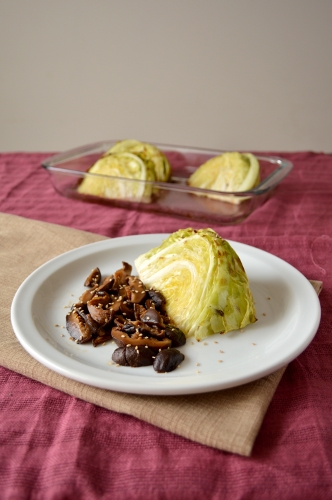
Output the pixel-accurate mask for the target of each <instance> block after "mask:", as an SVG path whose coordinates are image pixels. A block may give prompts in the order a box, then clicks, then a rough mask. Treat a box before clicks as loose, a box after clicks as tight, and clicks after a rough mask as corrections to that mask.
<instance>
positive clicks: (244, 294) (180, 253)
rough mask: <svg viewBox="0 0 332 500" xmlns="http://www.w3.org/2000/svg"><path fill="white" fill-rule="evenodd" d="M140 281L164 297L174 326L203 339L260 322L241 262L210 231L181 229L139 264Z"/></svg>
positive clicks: (226, 243) (219, 238)
mask: <svg viewBox="0 0 332 500" xmlns="http://www.w3.org/2000/svg"><path fill="white" fill-rule="evenodd" d="M135 266H136V269H137V271H138V274H139V277H140V279H141V280H142V281H143V283H145V284H146V285H147V286H149V287H153V288H155V289H156V290H159V291H160V292H162V294H163V295H164V297H165V299H166V306H165V307H166V311H167V314H168V315H169V317H170V318H171V320H172V322H173V323H174V324H175V326H177V327H178V328H179V329H180V330H182V331H183V332H184V334H185V335H186V336H187V337H195V338H196V340H198V341H199V340H202V339H204V338H205V337H208V336H209V335H213V334H215V333H227V332H230V331H232V330H238V329H241V328H244V327H245V326H247V325H248V324H250V323H254V322H255V321H256V316H255V314H256V312H255V305H254V299H253V296H252V293H251V291H250V287H249V280H248V277H247V275H246V272H245V270H244V268H243V265H242V262H241V260H240V258H239V257H238V255H237V253H236V252H235V251H234V250H233V248H232V247H231V245H230V244H229V243H228V242H227V241H226V240H224V239H223V238H221V237H220V236H219V235H218V234H217V233H216V232H215V231H213V230H212V229H199V230H195V229H192V228H187V229H180V230H179V231H177V232H175V233H173V234H171V235H170V236H169V237H168V238H167V239H166V240H164V241H163V243H162V244H161V245H160V246H159V247H156V248H153V249H152V250H150V251H148V252H147V253H145V254H143V255H140V256H139V257H138V258H137V259H136V260H135Z"/></svg>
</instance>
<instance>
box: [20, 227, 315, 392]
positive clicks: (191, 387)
mask: <svg viewBox="0 0 332 500" xmlns="http://www.w3.org/2000/svg"><path fill="white" fill-rule="evenodd" d="M169 234H170V233H148V234H135V235H128V236H120V237H116V238H106V239H103V240H100V241H97V242H92V243H88V244H86V245H82V246H79V247H77V248H74V249H71V250H68V251H67V252H64V253H62V254H60V255H58V256H56V257H53V258H52V259H50V260H48V261H47V262H45V263H44V264H42V265H41V266H39V267H38V268H37V269H35V270H34V271H33V272H32V273H31V274H30V275H29V276H27V277H26V278H25V280H24V281H23V282H22V284H21V285H20V287H19V288H18V289H17V291H16V293H15V296H14V298H13V301H12V305H11V322H12V327H13V330H14V333H15V335H16V338H17V339H18V341H19V342H20V344H21V345H22V347H23V348H24V349H25V350H26V351H27V352H28V353H29V354H30V355H31V356H32V357H33V358H34V359H36V360H37V361H38V362H40V363H41V364H42V365H44V366H46V367H47V368H49V369H51V370H53V371H55V372H56V373H58V374H60V375H62V376H65V377H67V378H69V379H72V380H75V381H77V382H81V383H84V384H87V385H90V386H94V387H98V388H101V389H108V390H112V391H115V392H122V393H131V394H141V395H162V396H164V395H171V396H174V395H185V394H198V393H204V392H212V391H217V390H223V389H228V388H231V387H236V386H239V385H243V384H246V383H249V382H252V381H255V380H258V379H260V378H263V377H265V376H267V375H269V374H271V373H273V372H275V371H277V370H278V369H280V368H282V367H283V366H285V365H287V364H288V363H289V362H291V361H292V360H293V359H295V358H296V357H297V356H298V355H299V354H301V353H302V352H303V351H304V350H305V349H306V347H307V346H308V345H309V344H310V342H311V341H312V339H313V338H314V336H315V334H316V332H317V330H318V327H319V324H320V319H321V306H320V301H319V298H318V296H317V294H316V292H315V290H314V288H313V287H312V285H311V284H310V282H309V280H308V279H307V278H306V277H305V276H304V275H303V274H302V273H301V272H300V271H298V270H297V269H296V268H295V267H294V266H292V265H291V264H289V263H288V262H286V261H285V260H283V259H281V258H280V257H278V256H276V255H273V254H271V253H269V252H267V251H265V250H262V249H260V248H257V247H254V246H252V245H248V244H246V243H242V242H236V241H233V240H230V239H227V241H228V242H229V243H230V244H231V245H232V246H236V247H237V250H236V251H237V252H238V251H239V250H240V253H241V250H244V251H245V250H247V252H249V254H250V255H251V254H252V253H254V255H255V256H260V255H261V256H264V257H265V258H267V259H268V260H271V259H272V260H275V262H279V265H282V266H286V268H288V269H289V270H290V271H291V272H292V273H295V275H297V277H298V279H300V280H303V283H304V284H306V285H307V286H306V287H305V291H306V292H305V293H306V294H311V299H312V300H313V303H314V309H313V310H314V312H315V315H314V318H313V321H312V324H311V327H310V332H309V333H308V334H307V335H306V337H304V338H303V339H302V342H301V343H299V344H298V345H297V347H296V349H294V350H293V351H291V352H289V353H288V354H287V355H286V356H285V357H284V358H283V359H282V361H279V362H278V363H275V364H273V365H272V366H271V367H270V368H266V369H264V370H259V369H257V370H254V371H253V372H252V373H251V375H247V376H243V375H242V376H239V377H237V378H234V379H233V381H231V382H228V383H220V381H218V380H217V381H215V382H214V383H211V382H210V383H209V384H208V385H207V384H205V383H204V379H205V378H210V377H211V376H210V375H206V376H205V377H204V375H203V374H201V375H202V376H200V377H199V380H197V379H195V383H194V384H188V381H187V380H186V384H182V383H180V384H173V385H174V387H172V384H170V382H171V380H176V379H168V380H167V378H166V377H165V378H164V379H163V380H162V379H160V380H158V387H153V384H152V385H151V384H149V385H147V386H144V387H143V390H142V387H141V386H140V387H139V388H138V387H136V386H135V387H134V386H133V387H128V383H127V382H126V378H127V377H124V382H123V383H121V382H119V381H118V380H117V381H116V384H115V385H116V387H115V386H114V383H112V381H111V383H110V380H109V379H108V378H105V379H104V380H101V378H100V377H101V375H102V374H105V371H104V370H102V369H98V368H93V371H94V374H96V375H91V373H90V374H89V376H88V377H84V376H83V377H82V374H77V373H73V372H72V369H70V368H68V366H67V367H66V366H65V365H66V363H64V365H59V364H57V362H56V359H57V357H58V356H57V354H56V353H57V352H58V351H57V350H56V349H54V348H53V350H54V351H55V355H54V356H53V359H45V355H44V354H43V353H42V352H40V351H38V349H36V348H35V347H34V345H33V336H34V334H35V332H37V335H39V333H38V330H37V328H35V332H34V333H33V335H32V340H30V339H29V335H30V333H28V334H25V333H24V332H22V328H21V324H20V320H19V316H18V314H17V310H18V304H19V301H20V297H21V295H22V294H24V293H26V290H27V289H29V288H31V286H32V288H33V287H35V289H36V291H37V289H38V287H37V285H38V279H39V281H40V280H41V278H42V277H43V273H44V271H45V270H46V272H48V273H49V274H52V273H53V272H54V270H57V269H60V268H61V267H63V266H64V265H67V264H68V263H70V262H72V261H73V260H77V259H80V258H82V257H85V256H88V255H90V252H89V251H90V250H91V249H97V250H95V251H96V252H98V251H103V250H105V249H108V248H109V249H112V248H117V247H121V246H122V245H123V244H124V243H125V244H126V246H130V243H131V242H137V240H138V239H139V240H140V243H144V244H148V243H149V241H150V240H152V241H154V243H152V245H153V246H156V243H155V240H156V239H159V241H161V240H162V239H165V238H167V237H168V236H169ZM151 248H152V246H151ZM240 258H241V255H240ZM59 264H60V266H59ZM36 277H37V280H36ZM34 280H35V281H34ZM44 281H45V279H43V280H42V282H44ZM31 283H32V285H31ZM34 283H35V284H34ZM36 287H37V288H36ZM302 292H303V290H302ZM32 300H33V298H31V300H30V302H31V304H32ZM45 342H46V340H45ZM50 347H51V346H50ZM58 354H61V356H64V355H63V354H62V353H58ZM54 360H55V361H54ZM66 361H67V362H68V359H66ZM75 363H77V364H78V365H79V366H81V365H82V362H79V361H76V360H73V359H71V365H74V367H75ZM83 365H84V363H83ZM99 372H100V374H99ZM186 378H188V376H186ZM192 378H193V377H192ZM151 380H153V379H152V377H151Z"/></svg>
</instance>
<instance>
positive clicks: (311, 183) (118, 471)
mask: <svg viewBox="0 0 332 500" xmlns="http://www.w3.org/2000/svg"><path fill="white" fill-rule="evenodd" d="M273 154H275V155H278V156H282V157H283V158H286V159H289V160H291V161H292V162H293V163H294V169H293V170H292V172H291V173H290V175H289V176H288V177H287V178H286V179H285V180H284V181H283V182H282V184H281V185H280V186H279V188H278V189H277V190H276V191H275V193H274V194H273V197H272V198H271V199H270V200H269V201H267V203H266V204H265V205H264V206H263V207H261V208H260V209H258V210H257V212H255V213H254V214H253V215H251V216H250V217H249V218H248V219H247V220H246V221H245V222H243V223H241V224H239V225H237V226H228V227H226V226H225V227H218V226H212V228H213V229H215V230H216V231H217V232H218V233H219V234H220V235H221V236H222V237H224V238H227V239H232V240H235V241H241V242H244V243H248V244H251V245H254V246H256V247H258V248H262V249H264V250H267V251H269V252H271V253H273V254H275V255H278V256H279V257H281V258H282V259H284V260H285V261H287V262H289V263H290V264H292V265H293V266H294V267H296V268H297V269H298V270H299V271H301V272H302V273H303V274H304V275H305V276H306V277H307V278H308V279H314V280H321V281H323V291H322V292H321V295H320V301H321V306H322V320H321V325H320V327H319V330H318V332H317V334H316V336H315V338H314V340H313V341H312V343H311V344H310V345H309V347H308V348H307V349H306V350H305V351H304V352H303V353H302V354H301V355H300V356H299V357H298V358H297V359H295V360H294V361H293V362H292V363H290V364H289V366H288V367H287V369H286V372H285V374H284V376H283V378H282V380H281V383H280V384H279V386H278V389H277V391H276V393H275V396H274V398H273V400H272V402H271V404H270V406H269V408H268V411H267V414H266V416H265V419H264V421H263V424H262V427H261V430H260V432H259V435H258V437H257V439H256V442H255V445H254V449H253V453H252V456H251V457H241V456H238V455H235V454H230V453H226V452H222V451H218V450H216V449H213V448H209V447H205V446H203V445H200V444H197V443H194V442H191V441H188V440H186V439H184V438H182V437H179V436H176V435H173V434H171V433H169V432H166V431H163V430H161V429H158V428H156V427H153V426H151V425H149V424H147V423H145V422H142V421H140V420H138V419H136V418H134V417H131V416H128V415H122V414H118V413H115V412H112V411H109V410H105V409H102V408H100V407H97V406H94V405H92V404H90V403H87V402H84V401H81V400H78V399H76V398H73V397H71V396H68V395H66V394H63V393H61V392H59V391H57V390H55V389H52V388H50V387H47V386H44V385H43V384H41V383H38V382H36V381H33V380H30V379H28V378H25V377H23V376H21V375H19V374H17V373H14V372H11V371H9V370H7V369H5V368H0V377H1V394H0V398H1V399H0V401H1V410H2V412H1V419H0V443H1V446H0V457H1V458H0V486H1V494H0V497H1V498H3V499H7V498H8V499H9V498H10V499H16V498H20V499H21V498H42V499H49V498H52V499H63V498H68V499H69V498H70V499H71V498H80V499H94V498H98V499H103V498H112V499H130V498H135V499H141V498H142V499H143V498H144V499H177V498H181V499H187V498H188V499H189V498H190V499H201V498H209V499H210V498H211V499H219V498H231V499H240V498H241V499H246V498H248V499H255V498H258V499H264V498H269V500H271V499H274V498H275V499H280V498H283V499H285V498H292V499H293V498H294V499H296V498H300V497H301V496H302V497H303V498H315V499H325V498H332V467H331V464H332V446H331V444H332V411H331V410H332V402H331V395H332V370H331V366H332V335H331V324H332V294H331V292H332V259H331V255H332V157H331V156H330V155H327V154H320V153H313V152H298V153H273ZM47 156H49V154H45V153H5V154H0V211H1V212H4V213H10V214H16V215H20V216H23V217H27V218H30V219H36V220H42V221H46V222H52V223H56V224H60V225H64V226H68V227H72V228H77V229H82V230H86V231H91V232H94V233H97V234H101V235H104V236H109V237H117V236H125V235H130V234H142V233H160V232H173V231H176V230H177V229H179V228H183V227H189V226H190V227H194V228H196V229H198V228H200V227H203V226H202V223H199V222H193V221H189V220H186V219H176V218H173V217H169V216H162V215H158V216H157V215H153V214H146V213H138V212H135V211H130V210H124V209H120V208H110V207H106V206H100V205H94V204H87V203H84V202H82V201H79V200H70V199H67V198H64V197H62V196H60V195H59V194H57V193H56V192H55V191H54V189H53V188H52V186H51V183H50V179H49V177H48V174H47V172H46V171H45V170H44V169H43V168H41V166H40V163H41V161H42V160H43V159H44V158H46V157H47ZM2 285H3V284H2Z"/></svg>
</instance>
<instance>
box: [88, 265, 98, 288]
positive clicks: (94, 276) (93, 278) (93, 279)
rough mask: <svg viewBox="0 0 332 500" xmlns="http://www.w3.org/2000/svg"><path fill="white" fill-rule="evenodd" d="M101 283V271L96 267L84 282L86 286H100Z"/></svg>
mask: <svg viewBox="0 0 332 500" xmlns="http://www.w3.org/2000/svg"><path fill="white" fill-rule="evenodd" d="M100 281H101V272H100V269H99V267H95V268H94V269H92V271H91V273H90V274H89V276H88V277H87V278H86V280H85V281H84V286H95V285H99V283H100Z"/></svg>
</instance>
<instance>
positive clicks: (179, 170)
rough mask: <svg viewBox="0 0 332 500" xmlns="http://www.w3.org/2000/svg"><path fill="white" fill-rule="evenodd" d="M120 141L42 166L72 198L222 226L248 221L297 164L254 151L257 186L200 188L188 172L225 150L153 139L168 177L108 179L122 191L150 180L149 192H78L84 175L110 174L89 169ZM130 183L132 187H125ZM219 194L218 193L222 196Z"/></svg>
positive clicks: (84, 149)
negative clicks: (112, 194) (245, 188)
mask: <svg viewBox="0 0 332 500" xmlns="http://www.w3.org/2000/svg"><path fill="white" fill-rule="evenodd" d="M116 142H118V141H103V142H97V143H94V144H89V145H86V146H82V147H79V148H76V149H72V150H69V151H66V152H64V153H60V154H57V155H55V156H52V157H50V158H47V159H45V160H44V161H43V162H42V166H43V167H44V168H45V169H46V170H47V171H48V172H49V174H50V177H51V181H52V184H53V186H54V188H55V189H56V191H57V192H58V193H60V194H61V195H63V196H66V197H68V198H74V199H80V200H83V201H86V202H92V203H99V204H106V205H110V206H116V207H122V208H127V209H132V210H143V211H148V212H155V213H161V214H167V215H171V216H175V217H182V218H186V219H191V220H197V221H202V222H206V223H208V224H212V223H214V224H218V225H230V224H238V223H240V222H242V221H244V220H245V219H246V218H247V217H248V216H249V215H251V214H252V213H253V212H254V211H255V210H256V209H257V208H258V207H260V206H261V205H262V204H263V203H264V202H265V201H266V200H267V199H268V198H269V196H270V195H271V193H272V192H273V190H274V189H275V188H276V187H277V186H278V184H279V183H280V182H281V181H282V180H283V179H284V178H285V177H286V175H288V174H289V172H290V171H291V169H292V168H293V165H292V163H291V162H290V161H288V160H285V159H282V158H279V157H274V156H260V155H256V157H257V158H258V160H259V163H260V168H261V182H260V184H259V185H258V186H257V187H255V188H254V189H252V190H250V191H245V192H241V193H239V192H219V191H211V190H208V189H199V188H194V187H190V186H188V185H187V179H188V177H189V176H190V175H191V174H192V173H193V172H194V171H195V169H196V168H197V167H199V166H200V165H201V164H202V163H204V162H206V161H207V160H208V159H209V158H211V157H213V156H217V155H220V154H222V153H223V152H224V151H220V150H210V149H199V148H190V147H182V146H171V145H165V144H156V143H154V145H155V146H156V147H158V148H159V149H160V150H161V151H162V152H163V153H164V154H165V155H166V157H167V158H168V160H169V162H170V164H171V168H172V178H171V181H170V182H151V181H140V180H132V179H126V178H122V177H110V176H107V179H108V180H111V179H113V181H114V182H116V183H118V185H120V184H121V186H122V187H123V192H125V191H129V192H133V189H132V187H133V184H132V183H138V184H139V183H143V184H145V186H147V185H148V184H149V185H150V186H148V187H149V192H151V196H149V197H146V196H145V197H142V199H139V200H137V199H135V200H133V199H130V198H128V199H127V198H125V197H123V198H121V199H118V198H117V199H114V198H113V199H112V198H107V197H104V196H91V195H87V194H81V193H79V192H78V186H79V185H80V183H81V182H82V180H83V179H84V178H85V177H88V176H97V177H106V176H100V175H99V174H91V173H88V170H89V168H90V167H91V166H92V165H93V164H94V163H95V162H96V161H97V159H99V158H100V157H101V156H102V155H103V153H105V152H106V151H107V150H108V149H110V148H111V147H112V146H113V145H114V144H115V143H116ZM128 183H129V184H128ZM126 186H127V187H128V188H129V189H127V190H126ZM143 191H144V190H143ZM216 195H220V196H221V197H222V199H218V198H217V197H216ZM234 196H235V197H240V198H241V199H242V201H241V202H240V203H239V204H234V203H230V202H228V201H225V199H229V200H231V199H232V198H233V197H234Z"/></svg>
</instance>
